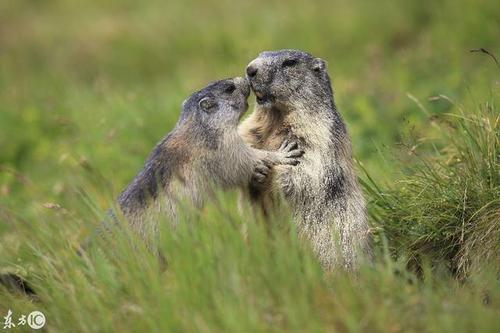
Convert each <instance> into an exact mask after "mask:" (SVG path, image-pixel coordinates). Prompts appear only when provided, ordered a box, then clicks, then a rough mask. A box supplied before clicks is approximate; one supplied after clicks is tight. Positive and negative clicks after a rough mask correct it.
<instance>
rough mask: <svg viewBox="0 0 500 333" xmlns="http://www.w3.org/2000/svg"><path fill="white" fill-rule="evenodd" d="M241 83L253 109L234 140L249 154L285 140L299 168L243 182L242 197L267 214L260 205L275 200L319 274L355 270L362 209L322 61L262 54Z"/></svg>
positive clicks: (361, 244)
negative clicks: (294, 147) (294, 146)
mask: <svg viewBox="0 0 500 333" xmlns="http://www.w3.org/2000/svg"><path fill="white" fill-rule="evenodd" d="M247 78H248V79H249V81H250V84H251V87H252V90H253V91H254V93H255V95H256V96H257V104H256V107H255V111H254V112H253V113H252V115H251V116H250V117H249V118H247V119H246V120H245V121H244V122H243V123H242V124H241V125H240V128H239V131H240V134H241V135H242V136H243V137H244V138H245V140H246V141H247V142H248V143H249V144H250V145H251V146H253V147H255V148H259V149H270V150H272V149H276V148H277V147H278V146H279V145H280V143H281V142H282V141H283V140H284V139H292V140H296V141H298V142H299V143H300V146H301V148H302V149H304V151H305V154H304V156H303V157H302V159H301V163H300V165H299V166H297V167H294V168H290V167H289V166H275V167H273V168H272V171H271V172H270V173H269V176H268V178H269V179H268V180H267V183H264V184H262V185H261V186H260V187H255V186H254V185H252V184H251V185H250V193H251V195H250V197H251V198H252V199H253V200H254V201H255V202H257V203H259V204H260V205H261V206H262V209H263V210H264V213H268V212H269V210H271V209H273V207H269V204H268V203H269V202H274V201H273V200H272V198H273V197H276V195H277V194H280V195H282V196H283V197H284V198H285V199H286V201H287V202H288V203H289V204H290V206H291V207H292V209H293V214H294V220H295V222H296V224H297V227H298V231H299V234H300V235H301V236H302V237H305V238H307V239H308V240H309V241H310V242H311V246H312V248H313V250H314V251H315V253H316V254H317V255H318V257H319V259H320V261H321V263H322V265H323V266H324V267H325V268H327V269H332V268H334V267H338V266H343V267H345V268H347V269H353V268H356V267H357V266H358V265H359V262H360V259H361V253H365V254H367V255H368V256H369V254H370V232H369V226H368V223H367V218H366V204H365V200H364V198H363V195H362V191H361V189H360V186H359V184H358V181H357V177H356V174H355V172H354V168H353V161H352V152H351V142H350V138H349V135H348V133H347V129H346V126H345V124H344V122H343V120H342V118H341V116H340V114H339V113H338V112H337V109H336V106H335V102H334V98H333V91H332V88H331V83H330V78H329V75H328V72H327V70H326V63H325V61H324V60H322V59H320V58H315V57H313V56H312V55H310V54H308V53H306V52H302V51H298V50H281V51H272V52H263V53H261V54H260V55H259V56H258V57H257V58H256V59H255V60H253V61H252V62H250V64H249V65H248V67H247Z"/></svg>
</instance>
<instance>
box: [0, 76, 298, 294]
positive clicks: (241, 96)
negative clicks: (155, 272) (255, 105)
mask: <svg viewBox="0 0 500 333" xmlns="http://www.w3.org/2000/svg"><path fill="white" fill-rule="evenodd" d="M249 95H250V85H249V83H248V81H247V80H246V79H244V78H240V77H238V78H234V79H226V80H220V81H216V82H213V83H211V84H210V85H208V86H207V87H205V88H203V89H202V90H200V91H198V92H195V93H194V94H192V95H191V96H190V97H189V98H188V99H187V100H186V101H184V103H183V106H182V112H181V115H180V118H179V120H178V122H177V124H176V126H175V128H174V129H173V130H172V131H171V132H170V133H169V134H167V135H166V136H165V137H164V138H163V139H162V140H161V141H160V142H159V143H158V144H157V145H156V147H155V148H154V149H153V152H152V153H151V154H150V156H149V158H148V159H147V161H146V163H145V166H144V168H143V169H142V170H141V171H140V172H139V174H138V175H137V176H136V177H135V178H134V180H133V181H132V182H131V183H130V184H129V185H128V186H127V187H126V188H125V190H124V191H123V192H122V193H121V194H120V195H119V197H118V200H117V201H118V204H119V207H120V210H121V211H122V213H123V215H124V216H125V218H126V220H127V222H128V223H129V224H130V225H131V228H132V230H134V231H135V232H137V233H138V234H139V235H140V236H141V237H142V238H144V239H145V240H146V242H147V245H148V247H149V248H150V250H152V251H153V252H156V253H157V254H158V255H159V257H160V258H159V259H160V262H161V263H162V264H164V263H165V262H164V258H163V256H162V254H161V253H159V252H158V249H157V248H156V244H155V241H156V238H157V237H158V231H157V227H158V226H157V225H150V224H151V223H152V221H151V220H154V219H148V216H147V214H148V212H153V211H156V212H158V211H159V212H160V214H165V215H166V216H167V217H168V218H170V219H171V220H173V221H174V222H175V221H176V219H177V214H176V211H177V203H178V202H179V201H183V200H186V201H187V202H188V203H191V204H193V205H194V206H196V207H201V206H202V205H203V202H204V200H205V199H206V197H207V196H210V194H211V193H213V192H212V190H213V189H214V188H213V186H215V187H220V188H222V189H229V188H234V187H244V186H246V185H247V184H248V183H249V182H250V183H258V182H259V181H261V180H262V175H261V174H260V173H259V170H263V169H267V168H268V167H269V166H272V165H277V164H286V165H297V164H298V163H299V159H298V158H299V157H300V156H301V155H302V154H303V153H304V152H303V151H301V150H300V149H299V148H298V147H297V143H296V142H293V141H291V140H284V141H283V142H282V143H281V145H280V147H279V149H278V150H277V151H265V150H260V149H256V148H252V147H250V146H248V145H247V144H246V143H245V142H244V141H243V139H242V137H241V136H239V134H238V131H237V127H238V122H239V120H240V119H241V117H242V116H243V114H244V113H245V112H246V110H247V109H248V103H247V99H248V96H249ZM109 217H110V219H111V221H109V220H107V221H103V222H102V225H101V227H100V229H99V230H96V232H97V234H101V233H102V232H105V231H109V229H110V228H109V227H110V226H111V225H110V222H111V224H115V223H118V219H117V217H116V215H115V214H114V213H113V212H112V211H110V212H109ZM153 223H156V222H153ZM94 236H96V235H94ZM93 238H94V237H92V236H91V237H89V238H88V239H87V240H86V241H85V242H84V243H83V244H82V246H81V248H80V249H79V250H78V253H80V254H81V253H82V251H85V250H86V249H87V247H88V246H89V245H90V242H91V241H92V239H93ZM0 284H3V285H5V286H7V287H11V288H13V289H16V290H18V291H21V292H23V293H25V294H33V295H34V294H35V292H34V291H33V290H32V288H31V287H30V286H29V284H27V282H26V281H24V280H23V279H22V278H20V277H18V276H17V275H14V274H10V273H6V274H0Z"/></svg>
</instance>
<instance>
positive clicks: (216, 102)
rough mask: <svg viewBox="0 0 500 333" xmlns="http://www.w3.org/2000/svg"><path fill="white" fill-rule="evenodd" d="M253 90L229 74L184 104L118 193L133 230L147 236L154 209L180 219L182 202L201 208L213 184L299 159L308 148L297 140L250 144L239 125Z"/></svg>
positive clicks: (232, 182)
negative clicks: (270, 146) (273, 145)
mask: <svg viewBox="0 0 500 333" xmlns="http://www.w3.org/2000/svg"><path fill="white" fill-rule="evenodd" d="M249 94H250V86H249V83H248V81H247V80H246V79H243V78H235V79H227V80H221V81H216V82H214V83H212V84H210V85H208V86H207V87H205V88H204V89H202V90H200V91H198V92H195V93H194V94H192V95H191V96H190V97H189V98H188V99H187V100H186V101H185V102H184V103H183V110H182V112H181V115H180V118H179V120H178V122H177V124H176V126H175V128H174V129H173V130H172V131H171V132H170V133H169V134H168V135H167V136H165V137H164V138H163V140H161V141H160V142H159V143H158V144H157V145H156V147H155V148H154V150H153V152H152V153H151V155H150V156H149V158H148V160H147V161H146V164H145V166H144V168H143V169H142V171H141V172H139V174H138V175H137V176H136V177H135V179H134V180H133V181H132V182H131V183H130V184H129V185H128V187H127V188H126V189H125V190H124V191H123V192H122V193H121V194H120V196H119V198H118V204H119V206H120V208H121V211H122V212H123V214H124V215H125V217H126V218H127V220H128V221H129V223H130V225H131V226H132V228H133V229H134V230H136V231H138V232H139V233H140V234H142V235H143V236H146V237H147V234H148V233H149V232H148V231H150V230H151V227H152V229H153V230H156V229H157V226H151V225H147V223H145V214H146V213H147V212H150V211H151V210H150V209H151V208H154V209H153V211H161V213H162V214H166V215H167V217H169V218H170V219H172V220H174V221H176V219H177V216H176V206H177V203H178V202H179V201H182V200H186V201H187V202H188V203H191V204H193V205H194V206H195V207H201V206H202V205H203V202H204V199H205V198H206V196H207V195H210V193H212V190H213V188H212V186H217V187H221V188H223V189H227V188H234V187H238V186H241V187H243V186H245V185H246V184H248V182H250V180H251V178H252V175H253V173H254V171H255V170H256V169H257V170H258V169H259V168H261V167H262V166H263V165H275V164H287V165H296V164H297V163H298V160H297V158H298V157H300V156H301V155H302V154H303V152H302V151H300V150H299V149H298V148H297V145H296V143H295V142H292V143H290V144H289V143H288V142H289V141H288V140H287V141H286V142H285V141H283V144H281V143H280V144H281V147H280V148H279V151H276V152H269V151H264V150H259V149H255V148H251V147H249V146H248V145H247V144H246V143H245V142H244V141H243V139H242V138H241V137H240V135H239V134H238V131H237V126H238V122H239V120H240V119H241V117H242V115H243V114H244V113H245V111H246V110H247V109H248V103H247V98H248V96H249ZM279 146H280V145H278V147H279ZM278 147H277V148H278ZM151 206H153V207H151Z"/></svg>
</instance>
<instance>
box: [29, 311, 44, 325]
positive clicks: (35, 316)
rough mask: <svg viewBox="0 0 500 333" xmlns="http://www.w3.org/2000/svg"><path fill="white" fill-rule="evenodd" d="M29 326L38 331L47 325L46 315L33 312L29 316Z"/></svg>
mask: <svg viewBox="0 0 500 333" xmlns="http://www.w3.org/2000/svg"><path fill="white" fill-rule="evenodd" d="M28 325H29V327H31V328H32V329H34V330H38V329H40V328H42V327H43V326H44V325H45V315H44V314H43V313H41V312H40V311H33V312H31V313H30V314H29V315H28Z"/></svg>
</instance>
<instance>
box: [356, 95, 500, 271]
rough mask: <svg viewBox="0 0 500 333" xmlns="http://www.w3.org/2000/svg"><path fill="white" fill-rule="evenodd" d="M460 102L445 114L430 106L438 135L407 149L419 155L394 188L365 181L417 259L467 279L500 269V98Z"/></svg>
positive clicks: (379, 219) (380, 218) (383, 219)
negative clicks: (471, 104)
mask: <svg viewBox="0 0 500 333" xmlns="http://www.w3.org/2000/svg"><path fill="white" fill-rule="evenodd" d="M440 98H442V99H446V100H447V101H448V102H449V103H453V102H452V101H450V100H449V99H448V98H447V97H445V96H441V97H440ZM453 104H454V107H455V108H456V109H457V111H456V112H453V113H444V114H442V115H439V116H436V115H433V116H431V115H430V114H429V112H428V111H427V110H425V109H423V111H425V112H426V113H427V115H429V119H428V121H429V125H430V126H432V127H434V131H432V134H433V135H434V137H432V138H423V139H422V140H420V142H419V144H418V145H416V146H413V147H407V148H409V149H408V153H409V154H411V155H413V157H414V158H413V159H412V160H411V163H409V164H406V165H405V172H406V175H405V176H403V177H402V179H400V180H398V181H397V182H396V184H395V185H394V186H393V187H392V188H390V189H380V188H379V187H378V186H377V185H376V182H375V181H373V179H369V181H367V182H365V187H366V188H367V190H368V191H369V193H370V195H371V197H372V200H373V201H372V202H373V207H372V216H373V217H374V219H375V221H376V225H377V226H378V228H379V231H380V234H381V235H382V236H383V237H386V238H387V240H388V241H389V246H390V248H391V250H392V252H393V254H394V255H395V256H396V257H399V256H402V255H404V256H407V260H408V261H409V263H410V264H411V265H416V266H419V265H420V264H421V261H422V260H429V261H430V262H432V263H433V264H434V265H438V266H439V264H444V265H445V267H446V268H447V269H449V270H450V271H451V272H453V273H454V274H456V275H457V276H459V277H461V278H466V277H467V276H468V275H469V274H470V273H472V272H475V271H476V272H477V271H480V270H481V269H482V268H484V267H495V270H496V273H497V274H499V273H500V266H499V265H498V263H499V262H500V113H499V112H498V109H497V106H496V105H495V103H494V100H493V102H488V103H482V104H480V105H478V106H475V107H473V108H472V110H470V109H467V110H464V109H463V108H462V107H460V106H459V105H456V104H455V103H453ZM420 105H421V104H420ZM432 134H431V135H432ZM492 265H493V266H492Z"/></svg>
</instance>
